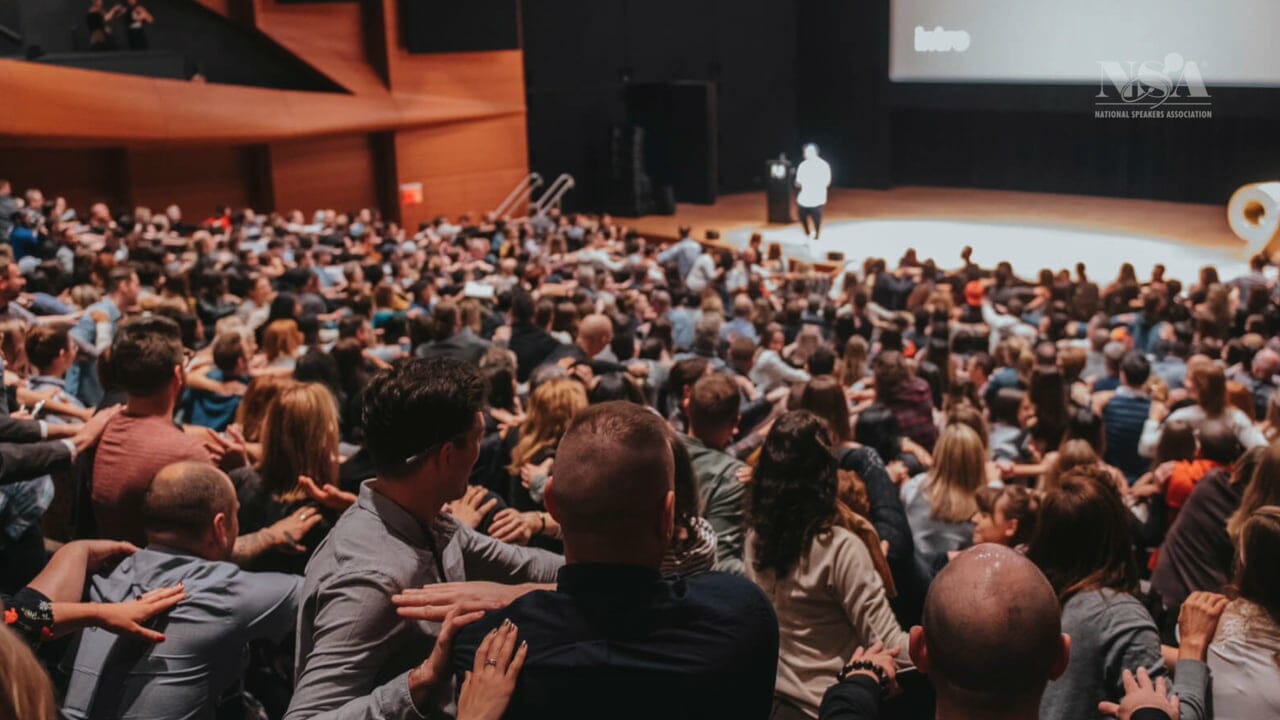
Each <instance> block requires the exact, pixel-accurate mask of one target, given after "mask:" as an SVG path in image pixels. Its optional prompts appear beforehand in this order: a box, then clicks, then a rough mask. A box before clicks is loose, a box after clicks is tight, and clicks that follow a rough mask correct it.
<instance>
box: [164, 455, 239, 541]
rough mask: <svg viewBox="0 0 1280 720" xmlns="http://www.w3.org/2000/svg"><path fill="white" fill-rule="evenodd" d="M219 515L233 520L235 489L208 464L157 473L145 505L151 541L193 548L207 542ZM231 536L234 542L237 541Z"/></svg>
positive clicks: (183, 465) (176, 466)
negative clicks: (162, 541)
mask: <svg viewBox="0 0 1280 720" xmlns="http://www.w3.org/2000/svg"><path fill="white" fill-rule="evenodd" d="M219 513H222V514H223V515H224V516H229V517H230V518H232V519H234V517H235V514H236V488H235V485H233V484H232V483H231V478H229V477H227V476H226V474H225V473H223V472H222V471H221V470H219V469H218V468H216V467H214V466H213V465H210V464H208V463H200V462H180V463H174V464H173V465H168V466H166V467H164V468H163V469H161V470H160V472H158V473H156V476H155V478H153V479H152V480H151V485H149V486H148V487H147V496H146V499H145V500H144V501H143V505H142V519H143V525H144V527H145V528H146V530H147V536H148V538H151V537H163V538H164V542H165V543H166V544H177V543H180V544H181V545H180V546H181V547H183V548H188V549H190V548H194V546H197V545H200V544H201V543H203V542H206V541H207V540H208V537H209V534H210V533H211V532H212V530H211V529H212V527H213V525H214V517H215V516H217V515H218V514H219ZM235 534H236V533H234V532H232V533H231V536H232V539H233V540H234V537H235Z"/></svg>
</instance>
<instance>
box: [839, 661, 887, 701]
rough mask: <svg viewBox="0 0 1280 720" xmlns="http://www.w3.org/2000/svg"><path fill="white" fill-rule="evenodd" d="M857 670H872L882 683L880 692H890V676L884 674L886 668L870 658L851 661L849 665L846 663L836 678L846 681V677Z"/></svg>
mask: <svg viewBox="0 0 1280 720" xmlns="http://www.w3.org/2000/svg"><path fill="white" fill-rule="evenodd" d="M857 670H867V671H870V672H871V673H872V674H873V675H875V676H876V680H877V681H879V683H880V692H881V693H884V692H888V690H889V678H888V676H886V675H885V674H884V668H882V667H880V666H879V665H877V664H875V663H873V662H871V661H870V660H855V661H853V662H851V663H849V664H848V665H845V666H844V668H843V669H841V670H840V672H839V673H837V674H836V679H837V680H839V681H840V682H844V681H845V680H846V679H848V677H849V674H850V673H852V672H854V671H857Z"/></svg>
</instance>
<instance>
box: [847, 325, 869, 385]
mask: <svg viewBox="0 0 1280 720" xmlns="http://www.w3.org/2000/svg"><path fill="white" fill-rule="evenodd" d="M868 351H869V348H868V347H867V339H866V338H864V337H862V336H861V335H853V336H851V337H850V338H849V342H847V343H845V345H844V357H843V358H841V359H840V384H842V385H844V386H845V387H852V386H853V385H854V383H856V382H858V381H859V380H862V379H863V378H864V377H866V374H867V353H868Z"/></svg>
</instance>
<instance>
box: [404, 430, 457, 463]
mask: <svg viewBox="0 0 1280 720" xmlns="http://www.w3.org/2000/svg"><path fill="white" fill-rule="evenodd" d="M465 437H466V436H465V435H457V436H455V437H451V438H447V439H445V440H441V441H440V442H438V443H433V444H431V445H428V446H427V447H426V448H425V449H423V450H419V451H418V452H416V453H414V454H412V455H410V456H409V457H407V458H405V459H404V460H401V461H400V465H401V466H403V467H406V468H407V467H412V466H414V465H416V464H418V463H420V462H422V461H423V460H426V459H427V458H429V457H431V456H432V455H434V454H435V453H436V452H438V451H439V450H440V449H441V448H443V447H444V446H445V445H447V444H449V443H454V444H458V443H460V442H461V441H462V440H463V439H465Z"/></svg>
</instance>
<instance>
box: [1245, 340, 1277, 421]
mask: <svg viewBox="0 0 1280 720" xmlns="http://www.w3.org/2000/svg"><path fill="white" fill-rule="evenodd" d="M1249 369H1250V380H1251V382H1250V383H1249V386H1250V390H1251V391H1252V392H1253V405H1254V408H1255V410H1256V411H1257V419H1258V420H1265V419H1266V418H1267V408H1268V406H1270V404H1271V397H1272V396H1273V395H1275V394H1276V377H1277V376H1280V353H1278V352H1276V351H1275V350H1272V349H1271V348H1263V349H1261V350H1259V351H1258V354H1256V355H1254V356H1253V363H1252V364H1251V365H1250V368H1249Z"/></svg>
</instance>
